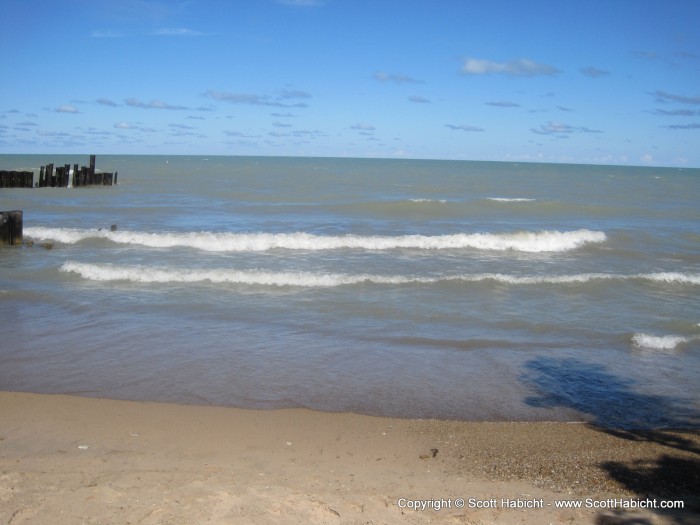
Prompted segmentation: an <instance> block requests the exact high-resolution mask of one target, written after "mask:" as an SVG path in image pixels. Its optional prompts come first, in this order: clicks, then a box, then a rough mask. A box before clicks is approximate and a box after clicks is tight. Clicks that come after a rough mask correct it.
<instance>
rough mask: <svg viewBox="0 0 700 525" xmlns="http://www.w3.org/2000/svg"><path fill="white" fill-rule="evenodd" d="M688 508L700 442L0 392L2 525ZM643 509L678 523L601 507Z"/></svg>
mask: <svg viewBox="0 0 700 525" xmlns="http://www.w3.org/2000/svg"><path fill="white" fill-rule="evenodd" d="M698 494H700V432H698V431H683V432H681V431H673V432H672V431H648V432H622V431H619V432H618V431H609V430H607V431H606V430H603V429H599V428H595V427H592V426H589V425H586V424H580V423H576V424H575V423H569V424H567V423H474V422H454V421H452V422H451V421H435V420H407V419H391V418H384V417H371V416H364V415H357V414H331V413H321V412H315V411H310V410H304V409H291V410H265V411H256V410H242V409H236V408H226V407H210V406H179V405H171V404H161V403H142V402H132V401H113V400H104V399H89V398H82V397H76V396H63V395H38V394H28V393H14V392H0V524H13V525H16V524H22V523H37V524H49V523H50V524H78V523H90V524H97V523H100V524H112V523H119V524H129V523H131V524H190V523H191V524H228V523H251V524H287V523H303V524H314V523H333V524H334V523H339V524H341V523H342V524H345V523H348V524H353V523H357V524H381V523H402V524H403V523H405V524H415V523H458V524H464V523H467V524H487V523H505V524H516V523H517V524H520V523H525V524H529V523H532V524H535V523H536V524H547V523H556V524H559V523H562V524H563V523H567V524H569V523H591V524H597V525H603V524H625V525H650V524H660V523H668V524H691V523H700V514H699V513H698V511H699V508H700V505H699V502H698V499H697V495H698ZM563 501H571V502H580V504H581V505H582V506H583V508H579V509H573V508H569V509H561V508H557V502H563ZM638 501H643V502H647V501H651V502H653V501H656V504H657V506H660V505H661V504H662V503H663V504H665V503H666V502H668V501H682V502H683V505H684V506H685V509H684V510H683V511H672V512H671V511H667V510H662V509H660V508H657V509H621V508H601V507H611V506H613V505H617V506H618V507H619V506H620V505H630V504H633V503H634V502H638ZM462 503H463V506H461V505H462ZM421 505H422V506H423V508H422V509H416V508H414V507H416V506H421ZM510 505H513V506H514V507H511V506H510ZM528 507H529V508H528ZM595 507H598V508H595Z"/></svg>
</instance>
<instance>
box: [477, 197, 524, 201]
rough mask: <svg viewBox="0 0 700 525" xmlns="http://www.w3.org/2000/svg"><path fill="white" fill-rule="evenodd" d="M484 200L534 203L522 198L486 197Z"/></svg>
mask: <svg viewBox="0 0 700 525" xmlns="http://www.w3.org/2000/svg"><path fill="white" fill-rule="evenodd" d="M486 200H489V201H495V202H535V199H526V198H524V197H488V198H487V199H486Z"/></svg>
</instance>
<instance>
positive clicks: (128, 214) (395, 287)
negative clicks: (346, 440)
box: [0, 155, 700, 427]
mask: <svg viewBox="0 0 700 525" xmlns="http://www.w3.org/2000/svg"><path fill="white" fill-rule="evenodd" d="M86 160H87V157H86V158H85V159H82V158H80V157H77V156H50V157H49V156H12V155H4V156H0V167H2V168H3V169H35V170H37V173H38V168H39V166H40V165H42V164H45V163H48V162H54V163H55V164H63V163H71V164H73V163H85V162H86ZM97 166H98V168H101V169H102V170H104V171H110V172H112V171H118V172H119V184H118V185H117V186H114V187H100V188H76V189H73V188H68V189H51V188H46V189H13V190H7V189H0V209H3V210H9V209H21V210H24V231H25V239H31V240H34V241H35V245H34V246H33V247H26V246H25V247H8V248H4V249H2V250H0V330H1V331H2V343H1V349H0V389H5V390H26V391H38V392H61V393H78V394H81V395H87V396H97V397H110V398H120V399H148V400H159V401H172V402H180V403H196V404H200V403H203V404H217V405H233V406H243V407H254V408H274V407H289V406H305V407H310V408H315V409H320V410H330V411H355V412H361V413H368V414H383V415H393V416H401V417H421V418H426V417H437V418H451V419H465V420H495V421H501V420H574V421H593V422H597V423H600V424H604V425H617V426H627V427H634V426H691V425H696V424H697V423H698V422H700V419H699V418H698V414H699V413H700V399H699V396H698V392H699V390H700V387H699V386H698V385H700V366H699V365H700V299H699V294H698V292H699V291H700V211H699V210H698V206H697V202H698V201H699V200H700V170H691V169H687V170H686V169H683V170H681V169H661V168H639V167H609V166H581V165H553V164H550V165H547V164H514V163H489V162H458V161H455V162H452V161H415V160H411V161H408V160H407V161H403V160H369V159H321V158H315V159H314V158H311V159H306V158H255V157H178V156H173V157H160V156H98V158H97ZM36 178H37V179H38V175H37V177H36ZM113 224H115V225H117V231H115V232H112V231H110V226H111V225H113ZM47 241H48V242H53V249H52V250H45V249H43V248H40V247H39V246H38V245H39V243H41V242H47Z"/></svg>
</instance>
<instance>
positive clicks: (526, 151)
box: [0, 0, 700, 167]
mask: <svg viewBox="0 0 700 525" xmlns="http://www.w3.org/2000/svg"><path fill="white" fill-rule="evenodd" d="M699 21H700V1H697V0H660V1H657V0H645V1H643V2H640V1H638V0H605V1H599V0H582V1H578V0H567V1H562V0H552V1H549V0H547V1H545V0H528V1H522V0H515V1H513V0H488V1H481V0H422V1H418V0H190V1H165V0H0V56H1V57H2V66H1V69H0V71H1V73H0V153H57V154H59V153H80V154H89V153H95V154H168V155H171V154H186V155H265V156H288V155H290V156H323V157H370V158H374V157H377V158H409V159H455V160H487V161H517V162H566V163H582V164H621V165H650V166H677V167H700V31H699V30H698V23H699Z"/></svg>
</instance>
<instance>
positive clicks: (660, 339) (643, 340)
mask: <svg viewBox="0 0 700 525" xmlns="http://www.w3.org/2000/svg"><path fill="white" fill-rule="evenodd" d="M690 340H691V338H690V337H684V336H681V335H660V336H659V335H649V334H644V333H638V334H634V335H633V336H632V343H633V344H634V345H635V346H637V347H639V348H646V349H649V350H675V349H676V348H677V347H678V346H679V345H682V344H684V343H687V342H689V341H690Z"/></svg>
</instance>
